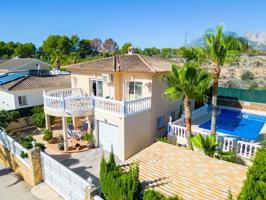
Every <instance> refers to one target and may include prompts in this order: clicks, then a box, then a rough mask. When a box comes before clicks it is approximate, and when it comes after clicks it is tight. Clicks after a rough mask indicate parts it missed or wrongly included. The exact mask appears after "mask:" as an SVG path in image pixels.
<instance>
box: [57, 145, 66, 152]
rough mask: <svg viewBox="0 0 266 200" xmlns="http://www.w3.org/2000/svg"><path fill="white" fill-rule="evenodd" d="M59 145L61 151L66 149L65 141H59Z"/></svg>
mask: <svg viewBox="0 0 266 200" xmlns="http://www.w3.org/2000/svg"><path fill="white" fill-rule="evenodd" d="M57 147H58V149H59V150H60V151H64V149H65V146H64V143H58V145H57Z"/></svg>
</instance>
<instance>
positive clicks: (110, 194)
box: [100, 152, 140, 200]
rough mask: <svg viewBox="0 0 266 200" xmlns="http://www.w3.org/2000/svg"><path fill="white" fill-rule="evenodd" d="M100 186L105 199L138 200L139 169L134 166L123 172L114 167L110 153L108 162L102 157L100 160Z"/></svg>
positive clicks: (116, 166) (119, 168) (118, 167)
mask: <svg viewBox="0 0 266 200" xmlns="http://www.w3.org/2000/svg"><path fill="white" fill-rule="evenodd" d="M100 184H101V190H102V193H103V196H104V198H105V199H110V200H111V199H121V200H136V199H139V191H140V182H139V168H138V166H137V165H134V166H133V167H130V170H129V172H127V173H125V172H123V170H122V168H121V167H120V166H119V165H116V163H115V160H114V154H113V152H111V154H110V158H109V161H108V162H106V160H105V159H104V156H103V158H102V160H101V168H100Z"/></svg>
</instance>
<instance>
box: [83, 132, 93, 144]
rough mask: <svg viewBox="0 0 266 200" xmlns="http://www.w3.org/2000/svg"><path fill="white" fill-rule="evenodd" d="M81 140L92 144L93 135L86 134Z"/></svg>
mask: <svg viewBox="0 0 266 200" xmlns="http://www.w3.org/2000/svg"><path fill="white" fill-rule="evenodd" d="M82 139H83V140H86V141H87V142H93V134H91V133H86V134H85V135H84V136H83V137H82Z"/></svg>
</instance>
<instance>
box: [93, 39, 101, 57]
mask: <svg viewBox="0 0 266 200" xmlns="http://www.w3.org/2000/svg"><path fill="white" fill-rule="evenodd" d="M91 47H92V51H94V53H95V54H98V53H99V52H100V50H101V48H102V40H101V39H99V38H94V39H93V40H92V41H91Z"/></svg>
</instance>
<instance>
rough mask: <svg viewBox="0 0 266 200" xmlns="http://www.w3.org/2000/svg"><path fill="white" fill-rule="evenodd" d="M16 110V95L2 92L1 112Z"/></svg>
mask: <svg viewBox="0 0 266 200" xmlns="http://www.w3.org/2000/svg"><path fill="white" fill-rule="evenodd" d="M3 109H4V110H13V109H16V102H15V95H14V94H12V93H11V92H9V91H4V90H0V110H3Z"/></svg>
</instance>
